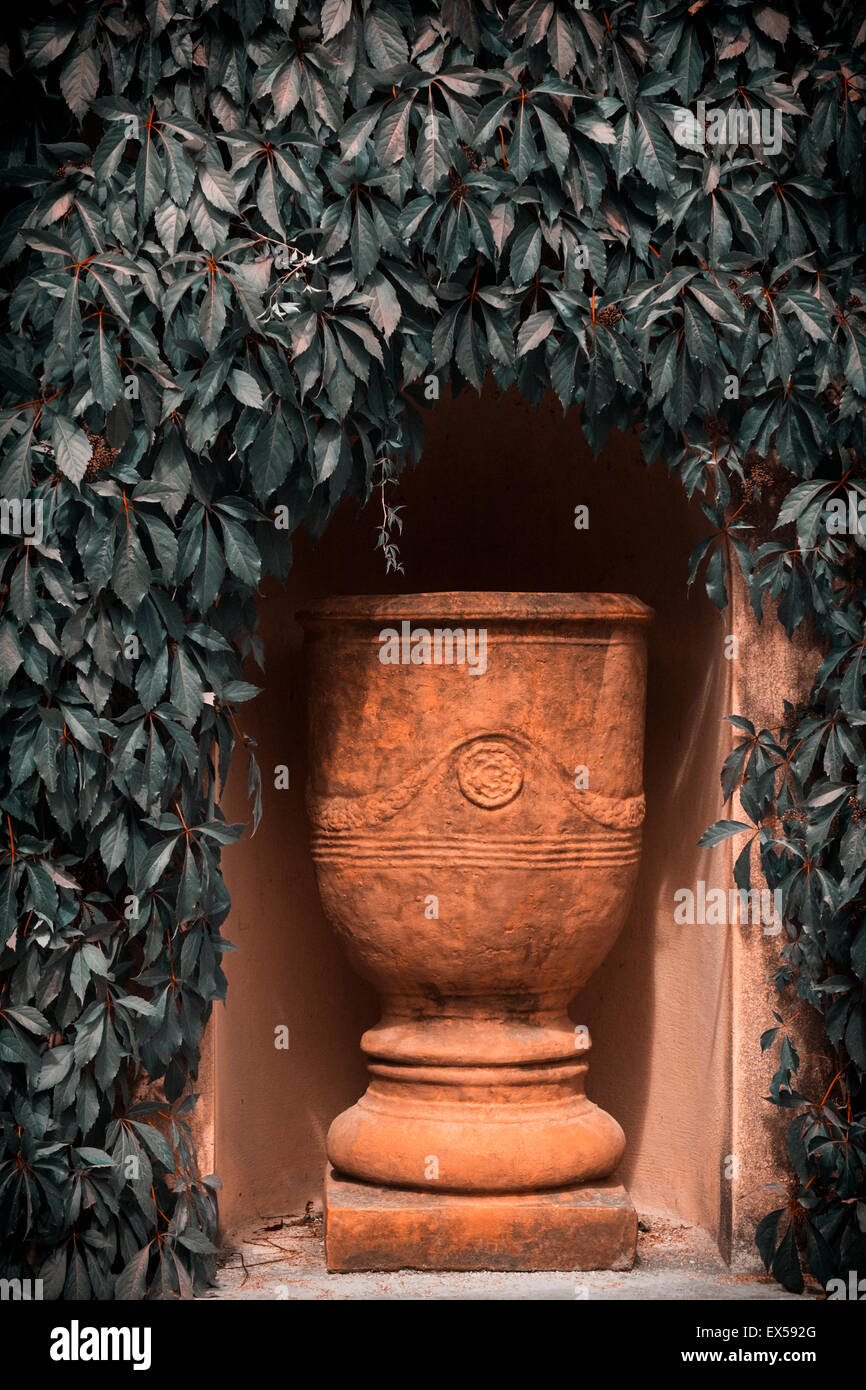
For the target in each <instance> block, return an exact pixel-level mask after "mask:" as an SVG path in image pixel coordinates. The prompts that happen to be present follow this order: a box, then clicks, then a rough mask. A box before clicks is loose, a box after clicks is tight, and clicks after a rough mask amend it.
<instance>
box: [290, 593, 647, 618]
mask: <svg viewBox="0 0 866 1390" xmlns="http://www.w3.org/2000/svg"><path fill="white" fill-rule="evenodd" d="M296 617H297V619H298V622H299V623H300V624H301V625H302V626H303V627H309V626H313V625H315V624H318V623H320V622H345V621H347V620H348V621H356V622H364V621H369V622H379V621H382V620H384V619H392V620H400V619H401V618H407V619H410V620H412V621H415V620H420V619H437V620H438V619H446V620H452V621H461V622H468V621H474V620H489V621H492V622H495V621H507V622H538V621H539V620H540V621H543V622H567V623H580V622H617V623H651V622H652V621H653V618H654V617H655V614H654V611H653V609H652V608H650V607H649V605H648V604H646V603H643V602H642V601H641V599H639V598H636V597H635V595H634V594H607V593H566V592H545V593H527V592H518V591H511V590H508V591H506V590H497V589H474V590H455V589H448V590H442V591H431V592H429V593H414V594H333V595H329V596H327V597H324V598H319V599H314V600H312V601H311V602H310V603H308V604H306V605H305V607H304V608H302V609H301V610H300V611H299V612H298V613H297V614H296Z"/></svg>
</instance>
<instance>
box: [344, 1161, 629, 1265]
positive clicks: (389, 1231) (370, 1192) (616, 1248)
mask: <svg viewBox="0 0 866 1390" xmlns="http://www.w3.org/2000/svg"><path fill="white" fill-rule="evenodd" d="M636 1241H637V1213H636V1212H635V1209H634V1207H633V1206H632V1204H631V1201H630V1200H629V1196H628V1193H627V1192H626V1190H625V1188H624V1187H622V1186H621V1185H620V1184H619V1183H616V1182H614V1181H607V1182H599V1183H595V1184H592V1185H588V1184H587V1185H583V1186H579V1187H567V1188H560V1189H557V1190H556V1191H552V1192H512V1193H497V1194H496V1195H486V1194H480V1193H473V1194H469V1195H463V1194H456V1193H447V1192H419V1191H411V1190H409V1189H406V1188H395V1187H376V1186H373V1185H372V1184H369V1183H362V1182H354V1181H352V1180H351V1179H347V1178H342V1177H340V1176H338V1175H337V1174H336V1173H334V1171H333V1169H332V1168H331V1167H330V1165H329V1166H328V1168H327V1170H326V1174H325V1253H326V1257H327V1263H328V1269H330V1270H334V1271H335V1272H337V1273H341V1274H347V1273H351V1272H352V1271H357V1270H396V1269H442V1270H470V1269H492V1270H546V1269H557V1270H562V1269H573V1270H587V1269H631V1267H632V1265H633V1263H634V1255H635V1244H636Z"/></svg>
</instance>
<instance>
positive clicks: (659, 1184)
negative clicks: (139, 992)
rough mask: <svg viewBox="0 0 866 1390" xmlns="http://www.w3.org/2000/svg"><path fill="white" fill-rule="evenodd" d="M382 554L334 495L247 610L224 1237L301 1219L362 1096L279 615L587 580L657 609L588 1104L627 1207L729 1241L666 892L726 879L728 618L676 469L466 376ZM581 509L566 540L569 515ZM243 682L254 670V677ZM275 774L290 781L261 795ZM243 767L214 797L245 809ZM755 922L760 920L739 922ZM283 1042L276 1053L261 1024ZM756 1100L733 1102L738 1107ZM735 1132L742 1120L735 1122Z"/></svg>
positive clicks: (707, 979)
mask: <svg viewBox="0 0 866 1390" xmlns="http://www.w3.org/2000/svg"><path fill="white" fill-rule="evenodd" d="M399 500H401V501H404V502H405V503H406V504H407V505H406V509H405V511H404V513H403V516H404V519H405V525H404V532H403V536H402V538H401V542H400V544H401V553H402V559H403V563H404V565H405V569H406V574H405V577H404V576H398V577H397V579H395V578H394V577H393V576H389V577H388V578H386V577H385V575H384V573H383V564H382V557H381V554H379V553H377V552H376V551H375V550H374V548H373V545H374V535H375V526H376V520H377V514H376V508H375V505H371V506H369V507H368V508H367V509H366V511H364V512H363V513H360V512H359V508H358V506H357V504H356V503H353V502H347V503H344V504H343V506H342V507H341V509H340V511H339V512H338V514H337V517H336V518H335V520H334V521H333V523H332V525H331V526H330V528H329V529H328V531H327V532H326V534H325V536H324V537H323V538H322V539H321V540H320V541H319V542H318V543H316V544H315V545H314V544H313V543H311V542H310V541H309V539H308V538H307V537H306V536H305V535H299V536H298V537H297V538H296V545H295V563H294V569H293V572H292V575H291V577H290V580H289V583H288V584H287V586H286V588H285V589H282V588H281V587H280V586H279V585H276V584H268V585H266V586H265V589H264V597H263V599H262V605H261V616H262V629H263V637H264V645H265V652H266V657H267V671H266V675H265V677H264V679H263V680H261V679H260V680H259V682H258V683H260V684H263V685H264V686H265V692H264V694H263V695H262V696H260V697H259V699H258V700H257V701H256V702H255V703H254V704H253V705H252V706H250V707H248V709H247V711H246V713H245V717H244V719H243V727H244V728H245V729H246V730H247V731H248V732H250V733H251V734H252V735H253V736H254V737H255V738H256V740H257V742H258V754H259V758H260V762H261V765H262V769H263V774H264V782H265V795H264V822H263V824H262V826H261V828H260V830H259V832H258V834H257V835H256V836H255V838H254V839H252V840H250V841H247V842H246V843H245V844H244V845H243V846H242V847H240V848H236V849H234V850H232V851H229V853H228V854H227V855H226V859H225V865H226V873H227V879H228V884H229V888H230V891H231V894H232V900H233V910H232V914H231V917H230V920H229V924H228V927H227V934H228V936H229V937H230V939H231V940H233V941H234V942H235V943H236V944H237V945H238V946H239V948H240V950H239V951H238V952H237V953H236V954H233V955H231V956H229V957H228V959H227V971H228V975H229V997H228V1004H227V1006H226V1007H225V1009H223V1008H220V1009H219V1010H218V1011H217V1017H216V1025H215V1029H214V1037H213V1050H214V1068H215V1076H216V1081H215V1090H214V1095H215V1114H214V1149H215V1166H216V1169H217V1171H218V1172H219V1173H220V1175H221V1177H222V1179H223V1183H224V1189H223V1193H222V1199H221V1205H222V1216H223V1223H224V1226H225V1228H226V1229H227V1230H231V1229H232V1227H235V1226H237V1225H238V1224H240V1223H242V1222H244V1221H246V1220H248V1219H249V1218H251V1217H255V1216H256V1215H269V1214H272V1213H274V1212H286V1211H297V1210H302V1209H303V1206H304V1203H305V1202H306V1201H307V1200H313V1201H315V1202H316V1203H317V1204H318V1202H319V1200H320V1195H321V1184H322V1174H323V1164H324V1147H323V1145H324V1136H325V1132H326V1130H327V1126H328V1124H329V1122H330V1120H331V1118H332V1117H333V1116H334V1115H335V1114H336V1113H337V1112H338V1110H340V1109H342V1108H344V1107H345V1106H346V1105H348V1104H350V1103H351V1102H352V1101H354V1100H355V1099H356V1098H357V1096H358V1095H359V1094H360V1092H361V1091H362V1090H363V1088H364V1085H365V1079H364V1070H363V1067H362V1063H361V1058H360V1053H359V1049H358V1038H359V1036H360V1033H361V1032H362V1031H363V1029H364V1028H365V1027H367V1026H369V1024H370V1023H372V1022H373V1021H374V1020H375V1018H376V1015H377V1010H376V1001H375V998H374V997H373V995H372V993H371V992H370V990H369V989H368V988H367V987H366V986H365V985H364V984H363V983H362V982H361V981H360V980H358V979H357V978H356V977H355V976H354V975H353V974H352V973H351V971H350V970H349V969H348V967H347V965H346V964H345V962H344V959H343V956H342V954H341V952H340V950H339V949H338V947H337V944H336V942H335V940H334V939H333V938H332V936H331V933H330V931H329V928H328V926H327V923H326V921H325V920H324V918H323V915H322V912H321V908H320V906H319V902H318V897H317V893H316V886H315V880H314V877H313V871H312V866H311V862H310V858H309V853H308V848H307V831H306V823H305V818H304V809H303V785H304V777H305V750H304V736H305V728H304V698H305V697H304V682H303V660H302V651H301V633H300V629H299V628H298V625H297V624H296V622H295V620H294V613H295V611H296V610H297V609H298V608H300V607H302V606H303V604H304V603H305V602H306V601H307V600H308V599H309V598H311V597H314V596H318V595H322V594H326V593H339V592H368V593H376V592H399V591H400V590H405V591H412V590H425V589H434V590H435V589H485V588H489V589H528V590H544V589H549V590H607V591H614V592H616V591H619V592H626V593H634V594H636V595H637V596H638V597H639V598H641V599H643V600H644V601H645V602H647V603H649V604H651V605H652V606H653V607H654V608H655V610H656V614H657V617H656V622H655V625H654V627H653V629H652V630H651V635H650V665H649V689H648V709H647V737H646V769H645V787H646V793H647V803H648V811H647V819H646V823H645V840H644V855H643V862H642V869H641V876H640V881H639V885H638V890H637V894H636V898H635V902H634V906H633V909H632V912H631V914H630V917H629V920H628V922H627V924H626V926H625V929H624V930H623V933H622V935H621V937H620V939H619V941H618V943H617V945H616V946H615V947H614V949H613V951H612V952H611V954H610V956H609V957H608V959H607V960H606V962H605V963H604V965H603V966H602V968H601V969H600V970H599V971H598V973H597V975H596V976H595V977H594V978H593V980H592V981H591V983H590V984H589V985H588V986H587V988H586V990H585V991H584V993H583V995H582V996H581V997H580V998H579V999H578V1000H577V1001H576V1002H575V1006H574V1009H573V1011H572V1012H573V1017H574V1019H575V1021H576V1022H580V1023H587V1024H588V1025H589V1026H590V1029H591V1033H592V1037H593V1049H592V1052H591V1054H590V1079H589V1088H588V1089H589V1093H590V1095H591V1096H592V1098H593V1099H595V1100H597V1101H598V1102H599V1103H600V1104H601V1105H603V1106H604V1107H605V1108H606V1109H608V1110H610V1111H611V1113H612V1114H614V1115H615V1116H616V1117H617V1118H618V1119H619V1121H620V1122H621V1123H622V1125H623V1126H624V1128H625V1131H626V1135H627V1139H628V1149H627V1155H626V1159H625V1162H624V1166H623V1169H622V1170H621V1172H622V1176H623V1178H624V1180H625V1181H626V1183H627V1184H628V1186H629V1188H630V1191H631V1193H632V1196H633V1198H634V1199H635V1201H636V1202H637V1203H638V1205H642V1206H644V1207H650V1208H655V1209H658V1210H665V1211H669V1212H672V1213H675V1214H678V1215H680V1216H682V1217H684V1218H686V1219H688V1220H691V1221H695V1222H697V1223H698V1224H700V1225H701V1226H703V1227H705V1228H706V1229H707V1230H710V1231H712V1232H714V1233H715V1234H716V1235H717V1236H718V1238H719V1239H720V1242H721V1243H722V1245H723V1247H727V1245H728V1243H729V1240H730V1227H731V1209H732V1208H731V1185H730V1183H729V1182H728V1181H727V1180H726V1178H725V1176H724V1166H725V1161H726V1156H727V1155H728V1154H730V1153H731V1151H732V1149H731V1145H732V1123H733V1120H732V1116H733V1095H734V1087H733V1085H732V1077H731V1059H732V1055H733V1050H734V1049H733V1044H732V1001H731V996H730V980H731V977H732V973H733V972H732V951H733V941H732V933H731V931H730V929H727V928H724V927H718V926H716V927H713V926H704V927H700V926H676V925H675V924H674V922H673V905H674V900H673V895H674V892H675V890H676V889H677V888H681V887H692V888H694V885H695V884H696V882H697V880H698V879H704V880H705V882H706V883H707V884H708V885H710V886H721V887H724V886H726V879H725V868H726V861H725V858H724V855H723V853H722V852H717V853H716V854H714V855H713V854H711V853H709V852H707V851H701V850H698V849H697V848H696V841H697V839H698V837H699V835H700V833H701V831H702V830H703V828H704V827H705V826H706V825H707V824H708V823H709V822H711V821H712V820H715V819H716V818H717V817H718V816H719V815H720V814H721V813H722V812H721V803H720V792H719V783H718V769H719V766H720V763H721V760H722V758H723V757H724V753H725V751H726V750H727V748H728V747H729V746H730V734H729V730H728V726H726V725H723V724H722V723H721V720H722V716H723V715H724V714H725V713H727V712H728V711H729V710H730V709H731V708H732V703H731V701H732V665H733V663H732V662H730V661H728V660H726V659H725V655H724V638H725V634H726V633H727V631H728V630H729V623H730V618H729V617H725V616H722V615H720V614H719V613H718V612H717V610H716V609H715V608H714V607H713V606H712V605H711V604H710V603H709V601H708V599H707V598H706V596H705V594H704V592H703V589H702V586H700V585H696V586H695V588H694V589H693V591H692V592H691V594H689V593H688V592H687V589H686V575H687V560H688V556H689V553H690V551H691V549H692V547H693V545H694V544H695V542H696V541H697V540H698V539H699V538H700V537H701V536H703V535H705V534H706V533H707V525H708V524H707V522H706V520H705V518H704V517H703V514H702V513H701V511H700V509H699V508H698V507H697V506H696V505H691V504H689V503H688V502H687V500H686V499H685V496H684V493H683V489H682V487H681V485H680V483H679V482H678V481H677V480H676V479H671V478H670V477H669V475H668V474H667V471H666V470H665V468H664V467H663V466H661V465H656V466H655V467H654V468H653V469H651V470H647V469H646V468H645V466H644V465H643V463H642V462H641V460H640V456H639V451H638V447H637V444H636V441H635V440H634V439H632V438H624V437H622V436H617V437H616V438H615V439H614V440H612V441H611V443H610V444H609V445H608V447H607V448H606V449H605V450H604V452H603V454H602V456H601V458H600V460H599V461H598V462H596V461H594V460H593V458H592V454H591V451H590V450H589V448H588V446H587V445H586V443H585V441H584V439H583V436H582V434H581V431H580V427H579V423H578V420H577V418H576V416H575V415H574V413H572V414H571V415H570V416H569V417H568V418H566V419H563V416H562V412H561V409H560V408H559V406H558V403H557V402H556V401H555V400H554V399H553V398H551V399H549V400H548V401H546V402H545V403H544V405H543V406H542V408H541V409H540V410H538V411H536V410H535V409H534V408H533V407H531V406H530V405H528V404H527V403H526V402H525V401H524V400H522V399H521V398H520V397H519V395H518V394H517V393H516V392H512V393H509V394H508V395H507V396H506V397H505V398H502V397H500V396H499V395H498V394H497V393H496V391H495V390H494V389H493V388H492V386H489V387H488V389H487V390H486V391H485V393H484V396H483V397H482V399H481V400H480V401H479V399H478V397H477V396H476V395H475V393H474V392H466V393H464V394H463V395H461V396H460V397H459V398H458V399H457V400H456V401H453V402H451V401H446V400H443V401H442V402H441V403H440V404H439V405H438V406H435V407H433V408H431V409H430V411H429V416H428V425H427V436H426V446H425V451H424V456H423V458H422V460H421V462H420V464H419V465H418V466H417V468H415V469H414V470H413V471H411V472H409V473H407V474H405V475H404V477H403V478H402V479H401V484H400V498H399ZM579 503H583V504H586V505H588V506H589V509H590V526H589V529H588V530H587V531H578V530H576V529H575V527H574V508H575V506H576V505H577V504H579ZM252 678H256V677H255V676H253V677H252ZM277 764H286V765H287V766H288V767H289V769H290V774H291V787H290V789H289V790H288V791H277V790H275V789H274V785H273V769H274V767H275V766H276V765H277ZM245 782H246V768H245V766H244V764H243V759H242V755H240V754H239V755H238V757H237V760H236V765H235V768H234V770H233V773H232V777H231V779H230V783H229V786H228V788H227V790H226V795H225V798H224V807H225V810H226V813H227V815H228V816H229V818H230V819H235V818H244V817H245V815H246V787H245ZM746 930H752V931H753V932H756V931H757V932H759V930H760V929H759V928H752V929H746ZM280 1024H285V1025H286V1026H287V1027H288V1028H289V1029H290V1038H291V1046H290V1048H289V1050H288V1051H283V1050H278V1049H276V1048H275V1046H274V1030H275V1028H276V1027H277V1026H278V1025H280ZM760 1103H761V1102H759V1101H758V1099H757V1098H756V1101H755V1104H756V1106H757V1105H758V1104H760ZM755 1123H756V1124H758V1125H763V1124H764V1121H763V1119H761V1118H760V1117H758V1119H756V1120H755Z"/></svg>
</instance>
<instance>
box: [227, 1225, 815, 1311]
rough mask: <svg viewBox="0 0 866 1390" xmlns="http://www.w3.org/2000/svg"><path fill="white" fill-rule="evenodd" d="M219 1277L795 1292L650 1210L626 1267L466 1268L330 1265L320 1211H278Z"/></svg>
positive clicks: (691, 1292) (290, 1287) (734, 1294)
mask: <svg viewBox="0 0 866 1390" xmlns="http://www.w3.org/2000/svg"><path fill="white" fill-rule="evenodd" d="M218 1263H219V1286H218V1287H217V1288H215V1289H213V1290H212V1291H211V1292H210V1293H208V1294H206V1295H205V1297H206V1298H209V1299H265V1300H268V1299H328V1298H336V1299H353V1298H357V1299H387V1300H393V1299H431V1298H433V1299H449V1300H450V1299H459V1300H461V1301H463V1300H476V1299H489V1300H496V1301H501V1300H508V1299H517V1300H521V1301H524V1300H533V1301H537V1300H544V1299H575V1298H577V1299H605V1300H607V1299H698V1300H701V1301H712V1300H717V1299H718V1300H724V1299H747V1300H756V1299H757V1300H768V1299H795V1300H797V1301H799V1300H800V1299H803V1300H806V1301H808V1300H809V1299H810V1298H814V1297H815V1296H816V1295H820V1294H821V1292H822V1291H821V1290H820V1288H819V1287H818V1286H817V1285H815V1286H813V1287H812V1288H811V1289H807V1292H806V1293H805V1294H803V1295H800V1296H799V1298H798V1296H797V1295H795V1294H789V1293H786V1292H785V1291H784V1289H781V1288H780V1287H779V1285H778V1284H776V1282H775V1281H774V1280H772V1279H769V1278H767V1277H765V1276H762V1275H756V1274H735V1273H732V1272H731V1270H730V1269H729V1268H728V1266H727V1265H726V1264H725V1263H724V1262H723V1261H722V1259H721V1258H720V1256H719V1253H718V1250H717V1249H716V1246H715V1244H714V1243H713V1241H712V1240H711V1238H710V1237H709V1236H708V1235H707V1234H706V1233H705V1232H704V1231H700V1230H698V1229H697V1228H696V1227H694V1226H688V1225H685V1224H683V1223H679V1222H676V1221H671V1220H669V1219H667V1218H665V1217H663V1216H658V1215H655V1214H652V1213H648V1214H644V1215H643V1216H642V1217H641V1230H640V1233H639V1236H638V1257H637V1263H636V1265H635V1268H634V1269H633V1270H630V1271H629V1272H628V1273H626V1274H621V1273H614V1272H612V1271H608V1270H603V1271H595V1272H592V1273H588V1274H579V1273H536V1274H498V1273H491V1272H486V1273H481V1272H473V1273H471V1274H456V1273H420V1272H418V1271H417V1270H403V1271H400V1272H399V1273H396V1274H382V1273H370V1274H329V1273H328V1271H327V1269H326V1268H325V1253H324V1241H323V1235H322V1217H321V1213H320V1212H313V1211H310V1212H308V1213H307V1215H306V1216H283V1217H279V1216H277V1217H274V1218H273V1219H271V1220H265V1221H260V1222H257V1223H255V1224H254V1225H252V1226H250V1227H248V1228H246V1229H244V1230H242V1231H240V1232H237V1233H236V1234H235V1236H234V1238H233V1240H232V1242H231V1244H229V1245H227V1247H226V1249H224V1251H223V1252H222V1254H221V1256H220V1258H219V1261H218Z"/></svg>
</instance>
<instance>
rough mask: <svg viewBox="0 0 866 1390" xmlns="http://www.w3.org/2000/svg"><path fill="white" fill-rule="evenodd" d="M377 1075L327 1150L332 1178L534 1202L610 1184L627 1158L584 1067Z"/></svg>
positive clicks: (377, 1071)
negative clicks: (592, 1094)
mask: <svg viewBox="0 0 866 1390" xmlns="http://www.w3.org/2000/svg"><path fill="white" fill-rule="evenodd" d="M371 1070H372V1071H373V1073H374V1079H373V1081H372V1082H371V1083H370V1086H369V1087H368V1088H367V1091H366V1093H365V1094H364V1095H363V1096H362V1097H361V1099H360V1100H359V1101H358V1102H357V1104H355V1105H353V1106H352V1107H351V1108H350V1109H349V1110H345V1111H343V1113H342V1114H341V1115H338V1116H337V1118H336V1120H334V1122H333V1124H332V1125H331V1128H330V1130H329V1132H328V1140H327V1150H328V1158H329V1159H330V1161H331V1163H332V1164H333V1166H334V1169H335V1170H336V1171H337V1172H338V1173H341V1174H345V1175H347V1176H350V1177H353V1178H358V1179H360V1180H361V1181H362V1182H370V1183H384V1184H387V1185H389V1186H394V1187H406V1188H411V1187H414V1188H422V1189H427V1190H429V1191H433V1192H435V1191H439V1192H462V1193H467V1192H491V1193H492V1192H531V1191H535V1190H537V1189H540V1188H541V1189H544V1188H556V1187H565V1186H566V1185H568V1184H574V1183H588V1182H594V1181H596V1180H598V1179H600V1178H605V1177H607V1176H608V1175H609V1174H611V1173H612V1172H613V1171H614V1169H615V1168H616V1166H617V1164H618V1163H619V1161H620V1159H621V1157H622V1154H623V1150H624V1148H625V1135H624V1134H623V1132H622V1130H621V1128H620V1126H619V1125H618V1124H617V1122H616V1120H614V1119H613V1118H612V1117H611V1116H610V1115H608V1114H607V1113H606V1111H604V1110H601V1109H600V1108H599V1107H598V1106H597V1105H594V1104H593V1103H592V1101H590V1100H588V1099H587V1098H586V1096H585V1095H584V1094H583V1077H584V1074H585V1072H586V1065H585V1064H584V1063H575V1062H567V1063H559V1064H555V1063H554V1064H547V1065H541V1066H524V1067H496V1068H494V1067H455V1066H452V1067H434V1066H430V1067H424V1068H420V1067H415V1068H410V1067H403V1068H400V1067H389V1066H386V1065H384V1064H381V1063H380V1064H378V1065H376V1064H374V1065H373V1066H372V1067H371ZM419 1072H422V1073H423V1075H422V1076H418V1075H417V1073H419ZM413 1073H415V1075H413Z"/></svg>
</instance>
